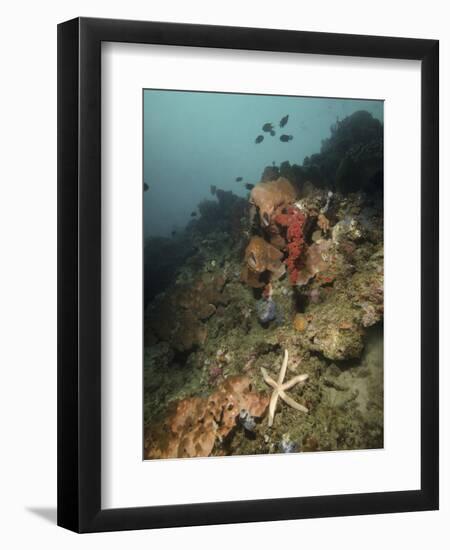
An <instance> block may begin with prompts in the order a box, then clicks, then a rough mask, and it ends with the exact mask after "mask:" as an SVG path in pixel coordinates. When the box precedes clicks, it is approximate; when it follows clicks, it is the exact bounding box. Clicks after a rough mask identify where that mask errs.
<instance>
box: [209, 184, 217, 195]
mask: <svg viewBox="0 0 450 550" xmlns="http://www.w3.org/2000/svg"><path fill="white" fill-rule="evenodd" d="M209 190H210V191H211V195H215V194H216V191H217V187H216V186H215V185H211V187H210V188H209Z"/></svg>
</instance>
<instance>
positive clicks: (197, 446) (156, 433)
mask: <svg viewBox="0 0 450 550" xmlns="http://www.w3.org/2000/svg"><path fill="white" fill-rule="evenodd" d="M268 403H269V398H268V396H267V394H265V393H260V392H257V391H255V389H254V387H253V385H252V383H251V381H250V379H249V378H248V377H247V376H232V377H229V378H227V379H226V380H224V381H223V382H222V383H221V384H220V385H219V386H218V387H217V389H216V391H215V392H214V393H212V394H211V395H209V396H208V397H205V398H202V397H190V398H187V399H182V400H180V401H177V402H174V403H172V404H171V406H170V410H169V412H168V414H167V416H166V417H165V419H164V420H163V421H162V422H161V423H160V424H157V425H155V426H153V427H151V428H149V429H148V430H147V432H146V434H145V444H144V446H145V458H147V459H150V458H182V457H198V456H209V455H210V454H211V451H212V450H213V447H214V444H215V443H216V441H218V442H222V441H223V440H224V438H226V437H227V436H228V435H229V434H230V432H231V431H232V430H233V429H234V428H235V427H236V425H237V423H238V422H239V416H240V414H241V413H242V411H245V415H246V416H247V417H248V416H251V417H257V418H258V417H261V416H262V415H263V414H264V413H265V411H266V409H267V405H268ZM241 416H242V415H241Z"/></svg>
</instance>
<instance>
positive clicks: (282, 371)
mask: <svg viewBox="0 0 450 550" xmlns="http://www.w3.org/2000/svg"><path fill="white" fill-rule="evenodd" d="M288 359H289V353H288V350H287V349H285V350H284V359H283V364H282V365H281V369H280V374H279V375H278V385H279V386H281V384H282V383H283V380H284V377H285V376H286V369H287V364H288Z"/></svg>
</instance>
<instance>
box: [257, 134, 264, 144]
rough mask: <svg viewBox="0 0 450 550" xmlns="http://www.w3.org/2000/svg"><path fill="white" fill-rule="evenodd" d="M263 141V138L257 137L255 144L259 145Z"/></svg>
mask: <svg viewBox="0 0 450 550" xmlns="http://www.w3.org/2000/svg"><path fill="white" fill-rule="evenodd" d="M263 139H264V136H261V135H259V136H258V137H257V138H256V139H255V143H261V141H263Z"/></svg>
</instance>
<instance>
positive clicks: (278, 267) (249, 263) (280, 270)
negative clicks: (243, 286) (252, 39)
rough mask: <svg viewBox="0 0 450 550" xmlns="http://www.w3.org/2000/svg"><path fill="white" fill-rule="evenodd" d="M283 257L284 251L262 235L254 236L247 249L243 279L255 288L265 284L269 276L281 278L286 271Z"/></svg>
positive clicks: (242, 273)
mask: <svg viewBox="0 0 450 550" xmlns="http://www.w3.org/2000/svg"><path fill="white" fill-rule="evenodd" d="M282 258H283V253H282V252H281V251H280V250H278V249H277V248H275V247H274V246H273V245H271V244H270V243H268V242H267V241H265V240H264V239H263V238H262V237H258V236H254V237H252V238H251V239H250V242H249V243H248V245H247V248H246V249H245V256H244V267H243V269H242V272H241V279H242V281H244V282H245V283H247V284H248V285H250V286H252V287H254V288H260V287H263V286H265V284H266V282H268V281H269V277H271V278H272V279H279V278H280V277H281V276H282V275H284V272H285V267H284V265H283V263H282V262H281V260H282ZM266 272H269V273H266ZM264 275H266V280H264ZM261 276H262V277H261Z"/></svg>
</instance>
